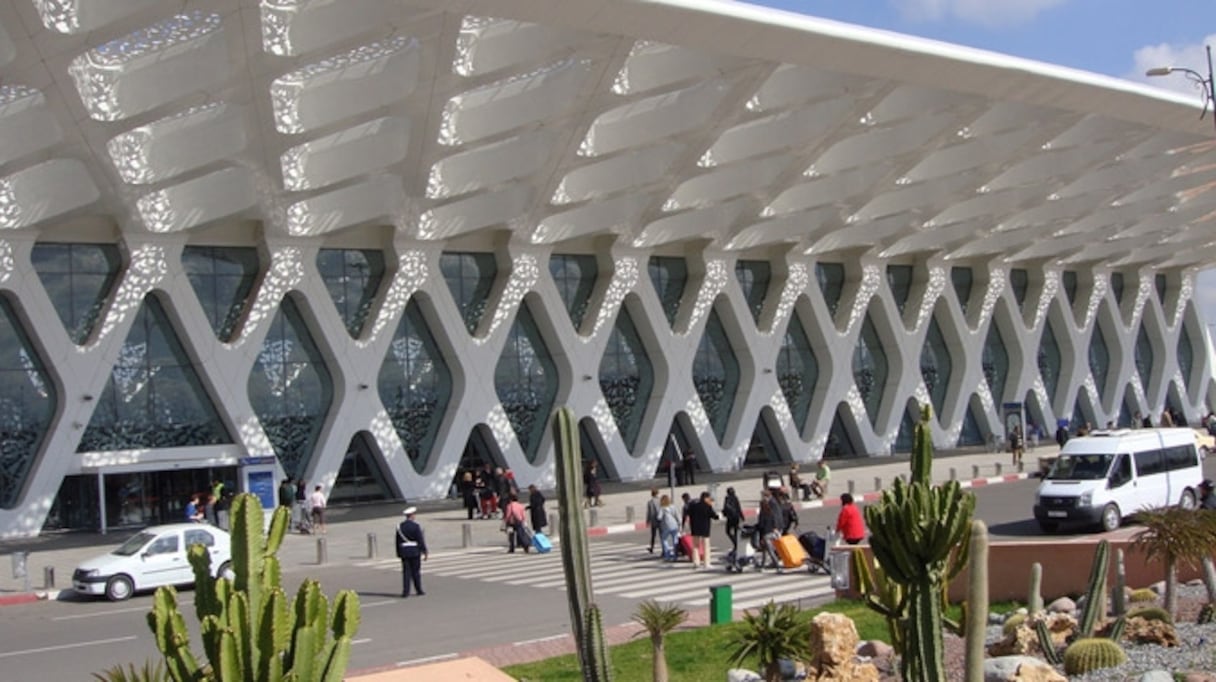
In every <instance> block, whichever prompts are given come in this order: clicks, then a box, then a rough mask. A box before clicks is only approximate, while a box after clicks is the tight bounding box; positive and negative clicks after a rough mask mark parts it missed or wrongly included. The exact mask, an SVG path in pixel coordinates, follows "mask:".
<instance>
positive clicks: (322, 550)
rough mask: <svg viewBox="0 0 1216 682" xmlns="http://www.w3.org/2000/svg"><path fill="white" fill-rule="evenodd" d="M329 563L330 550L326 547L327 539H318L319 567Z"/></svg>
mask: <svg viewBox="0 0 1216 682" xmlns="http://www.w3.org/2000/svg"><path fill="white" fill-rule="evenodd" d="M328 562H329V548H328V547H326V545H325V538H317V565H324V564H326V563H328Z"/></svg>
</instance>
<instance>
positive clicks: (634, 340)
mask: <svg viewBox="0 0 1216 682" xmlns="http://www.w3.org/2000/svg"><path fill="white" fill-rule="evenodd" d="M599 373H600V377H599V380H600V390H601V391H603V393H604V400H606V401H607V402H608V409H609V410H610V411H611V412H612V419H613V421H615V422H616V427H617V429H618V430H619V431H620V432H621V437H622V438H623V439H624V441H625V447H626V448H627V449H628V450H629V451H631V452H632V451H633V448H634V446H635V445H636V444H637V439H638V433H639V432H640V431H641V428H642V420H643V418H644V417H645V416H646V407H647V405H648V404H649V403H650V394H651V392H652V391H653V390H654V367H653V366H652V365H651V364H650V357H649V356H648V355H647V354H646V346H645V345H644V344H643V343H642V338H641V337H640V336H638V330H637V327H635V326H634V324H633V318H632V317H631V316H630V315H629V311H628V310H627V309H626V308H625V307H624V306H622V307H621V311H620V313H619V314H618V315H617V317H616V325H615V326H614V327H613V328H612V335H611V336H609V337H608V346H607V347H606V348H605V349H604V358H603V360H601V361H600V372H599Z"/></svg>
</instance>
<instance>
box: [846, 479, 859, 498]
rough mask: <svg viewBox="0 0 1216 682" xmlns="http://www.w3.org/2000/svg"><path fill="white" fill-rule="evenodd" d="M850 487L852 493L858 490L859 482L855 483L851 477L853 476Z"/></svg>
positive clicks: (849, 483)
mask: <svg viewBox="0 0 1216 682" xmlns="http://www.w3.org/2000/svg"><path fill="white" fill-rule="evenodd" d="M848 488H849V494H850V495H852V494H853V493H854V492H856V491H857V484H856V483H854V482H853V479H851V478H850V479H849V482H848Z"/></svg>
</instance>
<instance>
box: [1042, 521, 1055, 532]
mask: <svg viewBox="0 0 1216 682" xmlns="http://www.w3.org/2000/svg"><path fill="white" fill-rule="evenodd" d="M1039 530H1041V531H1043V532H1044V533H1054V532H1056V531H1057V530H1060V524H1058V523H1056V522H1055V521H1039Z"/></svg>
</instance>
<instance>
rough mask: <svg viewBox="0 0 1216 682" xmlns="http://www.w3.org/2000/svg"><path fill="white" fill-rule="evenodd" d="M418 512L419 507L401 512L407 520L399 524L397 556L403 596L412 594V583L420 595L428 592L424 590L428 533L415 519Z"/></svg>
mask: <svg viewBox="0 0 1216 682" xmlns="http://www.w3.org/2000/svg"><path fill="white" fill-rule="evenodd" d="M417 513H418V508H417V507H406V508H405V511H403V512H401V514H402V515H403V516H405V520H404V521H402V522H401V525H399V526H397V558H398V559H401V598H402V599H405V598H406V597H408V596H410V583H411V582H412V583H413V584H414V591H415V592H417V593H418V596H420V597H421V596H422V595H424V594H426V592H423V591H422V562H423V561H426V559H427V556H428V553H427V551H426V535H425V534H424V533H423V532H422V526H420V525H419V524H418V522H417V521H415V520H414V515H415V514H417Z"/></svg>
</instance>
